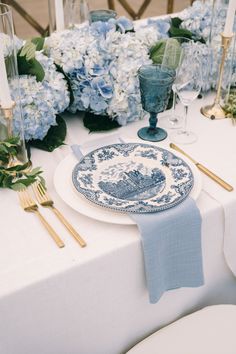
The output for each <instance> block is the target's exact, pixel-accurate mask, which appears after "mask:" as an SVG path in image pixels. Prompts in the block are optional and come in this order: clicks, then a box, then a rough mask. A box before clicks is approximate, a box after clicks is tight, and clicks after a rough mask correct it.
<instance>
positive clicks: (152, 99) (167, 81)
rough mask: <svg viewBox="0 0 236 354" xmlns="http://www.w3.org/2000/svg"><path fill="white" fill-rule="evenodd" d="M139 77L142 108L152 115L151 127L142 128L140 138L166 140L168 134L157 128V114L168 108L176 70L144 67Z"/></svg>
mask: <svg viewBox="0 0 236 354" xmlns="http://www.w3.org/2000/svg"><path fill="white" fill-rule="evenodd" d="M138 77H139V83H140V93H141V102H142V107H143V109H144V110H145V111H146V112H149V113H150V118H149V127H145V128H141V129H140V130H139V131H138V136H139V137H140V138H141V139H143V140H148V141H161V140H164V139H165V138H166V137H167V132H166V131H165V130H164V129H162V128H158V127H157V121H158V119H157V114H158V113H160V112H163V111H164V110H165V109H166V107H167V104H168V100H169V97H170V93H171V88H172V85H173V82H174V80H175V70H174V69H170V68H166V67H162V66H161V65H155V64H150V65H144V66H142V67H141V68H140V69H139V71H138Z"/></svg>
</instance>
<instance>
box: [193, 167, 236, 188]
mask: <svg viewBox="0 0 236 354" xmlns="http://www.w3.org/2000/svg"><path fill="white" fill-rule="evenodd" d="M196 166H197V167H198V168H199V170H200V171H202V172H203V173H205V175H207V176H208V177H210V178H211V179H213V180H214V181H215V182H216V183H218V184H219V185H220V186H221V187H223V188H224V189H226V190H227V191H228V192H232V191H233V190H234V188H233V187H232V186H231V185H230V184H228V183H227V182H225V181H224V180H223V179H222V178H220V177H219V176H217V175H216V174H215V173H213V172H211V171H210V170H208V168H206V167H205V166H203V165H201V164H200V163H197V164H196Z"/></svg>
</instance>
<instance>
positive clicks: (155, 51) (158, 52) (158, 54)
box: [150, 39, 166, 64]
mask: <svg viewBox="0 0 236 354" xmlns="http://www.w3.org/2000/svg"><path fill="white" fill-rule="evenodd" d="M165 48H166V39H161V40H160V41H158V42H157V43H156V44H155V45H154V46H153V47H152V48H151V49H150V58H151V59H152V61H153V63H154V64H162V60H163V57H164V53H165Z"/></svg>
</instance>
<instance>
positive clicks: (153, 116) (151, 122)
mask: <svg viewBox="0 0 236 354" xmlns="http://www.w3.org/2000/svg"><path fill="white" fill-rule="evenodd" d="M149 125H150V127H149V129H151V130H154V129H156V126H157V114H156V113H155V112H151V113H150V118H149Z"/></svg>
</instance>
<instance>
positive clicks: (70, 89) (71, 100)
mask: <svg viewBox="0 0 236 354" xmlns="http://www.w3.org/2000/svg"><path fill="white" fill-rule="evenodd" d="M55 66H56V69H57V71H58V72H59V73H61V74H63V75H64V77H65V80H66V82H67V86H68V91H69V93H70V105H72V103H73V102H74V100H75V98H74V94H73V90H72V86H71V82H70V79H69V76H68V75H67V74H66V73H65V72H64V70H63V69H62V67H61V66H60V65H58V64H55Z"/></svg>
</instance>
